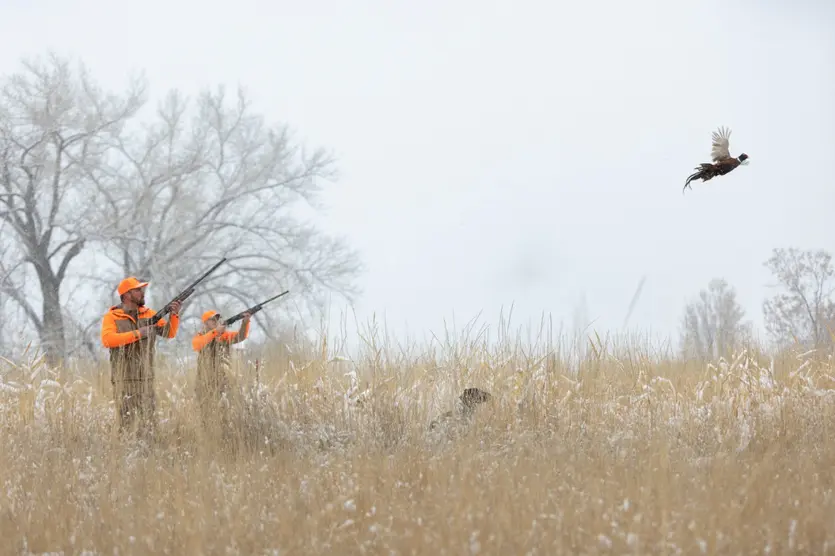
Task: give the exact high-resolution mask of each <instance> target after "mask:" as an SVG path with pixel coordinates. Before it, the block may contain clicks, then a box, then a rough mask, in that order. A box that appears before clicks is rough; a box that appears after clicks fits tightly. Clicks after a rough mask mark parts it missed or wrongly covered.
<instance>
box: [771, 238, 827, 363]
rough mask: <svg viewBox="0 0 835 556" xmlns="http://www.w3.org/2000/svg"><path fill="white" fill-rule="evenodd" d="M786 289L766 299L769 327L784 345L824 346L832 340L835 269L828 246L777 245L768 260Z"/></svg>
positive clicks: (778, 341)
mask: <svg viewBox="0 0 835 556" xmlns="http://www.w3.org/2000/svg"><path fill="white" fill-rule="evenodd" d="M765 266H766V267H767V268H768V269H769V270H770V271H771V273H772V274H773V275H774V277H775V278H776V279H777V284H776V287H778V288H781V289H782V290H783V291H782V292H780V293H778V294H776V295H774V296H772V297H771V298H769V299H767V300H765V302H764V303H763V316H764V318H765V325H766V329H767V330H768V332H769V334H770V335H771V336H772V338H773V339H774V340H775V341H776V342H777V343H778V344H780V345H787V344H791V343H799V344H801V345H806V346H810V347H820V346H822V345H826V344H830V343H832V339H833V336H832V334H833V330H832V325H833V323H835V303H833V299H832V294H833V293H834V292H835V269H833V266H832V256H831V255H830V254H829V253H828V252H826V251H824V250H806V251H802V250H799V249H797V248H793V247H792V248H789V249H782V248H777V249H774V250H773V252H772V255H771V257H770V258H769V259H768V260H767V261H766V262H765Z"/></svg>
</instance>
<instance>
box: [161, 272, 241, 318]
mask: <svg viewBox="0 0 835 556" xmlns="http://www.w3.org/2000/svg"><path fill="white" fill-rule="evenodd" d="M225 262H226V257H223V258H222V259H221V260H220V261H219V262H217V263H215V265H214V266H212V268H210V269H209V270H208V271H206V272H205V273H204V274H203V275H202V276H200V278H198V279H197V280H195V281H194V282H192V283H191V284H189V286H188V287H187V288H186V289H184V290H183V291H181V292H180V293H179V294H177V296H176V297H175V298H174V299H172V300H171V301H169V302H168V303H166V304H165V306H164V307H163V308H162V309H161V310H160V311H159V312H158V313H157V314H155V315H154V316H153V317H151V318H150V319H149V324H151V325H156V324H157V323H158V322H159V321H160V319H161V318H162V317H164V316H165V315H167V314H168V313H170V312H171V305H173V304H174V303H175V302H177V301H179V302H180V303H182V302H183V301H185V300H186V299H188V298H189V297H191V294H193V293H194V289H195V288H196V287H197V286H198V285H199V284H200V282H202V281H203V280H205V279H206V278H208V277H209V275H210V274H211V273H212V272H214V271H215V270H217V269H218V267H219V266H220V265H222V264H223V263H225Z"/></svg>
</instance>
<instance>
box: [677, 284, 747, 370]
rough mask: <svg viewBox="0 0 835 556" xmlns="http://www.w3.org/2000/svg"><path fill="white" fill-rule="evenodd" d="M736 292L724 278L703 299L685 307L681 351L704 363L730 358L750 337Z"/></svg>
mask: <svg viewBox="0 0 835 556" xmlns="http://www.w3.org/2000/svg"><path fill="white" fill-rule="evenodd" d="M744 317H745V311H744V310H743V308H742V307H741V306H740V304H739V303H738V302H737V300H736V291H735V290H734V289H733V288H732V287H731V286H729V285H728V283H727V282H726V281H725V280H724V279H722V278H715V279H713V280H711V281H710V283H709V284H708V287H707V289H706V290H702V291H701V292H700V293H699V298H698V300H696V301H693V302H691V303H689V304H687V306H686V307H685V310H684V318H683V320H682V335H681V348H682V351H683V352H684V354H685V356H689V357H697V358H700V359H714V358H719V357H727V356H729V355H731V352H732V351H733V350H734V349H735V348H737V347H738V346H739V344H740V342H742V341H743V340H744V339H745V338H746V337H747V335H748V334H749V333H750V324H749V323H743V321H742V319H743V318H744Z"/></svg>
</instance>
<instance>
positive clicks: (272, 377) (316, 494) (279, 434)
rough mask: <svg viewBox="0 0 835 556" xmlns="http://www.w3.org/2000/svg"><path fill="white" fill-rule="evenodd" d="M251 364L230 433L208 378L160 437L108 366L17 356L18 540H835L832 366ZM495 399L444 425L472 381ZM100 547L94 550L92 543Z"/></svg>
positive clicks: (82, 546)
mask: <svg viewBox="0 0 835 556" xmlns="http://www.w3.org/2000/svg"><path fill="white" fill-rule="evenodd" d="M282 353H283V355H281V356H274V357H272V358H270V357H269V356H268V358H267V360H266V362H265V363H264V364H263V365H261V366H259V368H258V373H257V375H256V373H255V369H254V367H253V365H252V364H249V363H247V362H246V361H240V362H239V363H240V365H239V366H238V367H236V376H237V378H238V383H239V393H240V396H238V397H236V399H238V400H239V401H238V402H237V403H236V404H235V405H234V406H233V407H230V411H231V412H232V413H231V415H232V419H231V420H232V422H233V428H232V431H231V433H230V432H227V433H226V435H224V434H222V432H221V431H218V430H211V431H206V430H203V429H201V427H200V421H199V417H198V415H199V414H198V412H197V409H196V405H195V401H194V396H193V386H192V381H193V371H192V370H191V369H182V368H176V367H175V366H173V365H171V366H170V368H169V370H168V372H160V376H163V377H164V378H162V379H161V380H160V381H159V383H158V385H157V388H158V390H157V392H158V408H159V421H160V435H159V438H158V439H157V442H156V443H154V444H151V445H142V444H140V443H136V442H130V441H124V440H119V439H118V438H117V437H116V436H115V433H114V430H113V426H112V425H113V422H114V419H113V407H112V401H111V399H112V398H111V395H110V390H109V382H108V381H107V380H104V379H102V376H106V374H105V373H106V369H95V368H91V367H84V368H83V369H82V370H79V371H76V372H73V373H70V372H68V371H67V372H64V373H63V374H62V373H56V372H53V371H50V370H48V369H46V368H45V367H43V366H42V364H41V363H40V362H37V361H28V362H27V361H22V362H14V363H12V362H6V363H5V364H4V365H3V367H2V376H1V377H0V378H2V380H0V430H2V445H3V446H4V450H3V451H2V454H1V455H0V482H2V484H3V488H2V490H0V508H2V513H1V514H0V516H1V517H0V537H2V538H3V539H4V540H3V543H2V544H3V547H4V548H3V550H2V552H4V553H14V554H20V553H30V552H31V553H43V552H61V551H63V553H64V554H81V553H86V554H94V553H101V554H116V553H118V554H149V553H153V554H333V553H339V554H425V553H437V554H450V555H453V554H455V555H457V554H479V553H482V554H528V553H530V554H563V553H565V554H623V553H634V554H647V553H656V554H694V553H695V554H698V553H705V554H718V553H733V554H738V553H746V554H747V553H758V554H763V553H769V552H770V553H776V554H782V553H788V552H799V553H815V554H828V553H831V552H833V550H835V544H833V543H835V527H833V525H835V517H833V516H835V511H833V510H835V502H833V490H832V489H833V475H832V472H831V470H832V467H833V464H835V442H833V441H832V440H831V438H832V434H831V429H830V423H832V422H833V418H835V396H834V395H835V363H833V360H832V358H831V355H828V354H821V353H816V352H811V353H804V354H784V355H783V356H782V357H781V358H779V359H778V360H776V361H774V360H772V359H770V358H768V357H766V356H764V355H763V354H760V353H757V352H752V351H750V350H747V351H746V350H740V351H738V353H737V355H736V356H735V357H734V358H733V359H731V360H720V361H718V362H716V363H714V364H696V363H693V362H684V361H675V360H672V359H670V358H668V357H666V356H652V355H650V350H649V349H644V350H640V349H635V348H619V349H614V348H612V347H611V346H609V347H606V346H604V345H603V344H602V343H599V340H598V343H596V344H594V349H590V350H589V355H588V356H586V357H584V358H582V359H578V358H576V357H575V358H571V357H568V356H567V355H566V354H565V353H563V354H560V353H559V350H555V349H554V348H553V347H552V346H551V345H550V344H546V343H545V342H540V343H533V344H523V343H521V342H516V341H503V342H502V343H501V344H500V345H498V346H495V345H494V346H492V347H491V346H490V345H489V344H487V343H486V342H482V341H468V340H466V339H464V340H462V341H460V342H447V343H445V344H444V345H435V346H434V347H427V348H426V349H424V350H422V351H420V352H416V353H415V354H410V353H408V351H402V350H394V349H386V348H382V347H378V346H376V345H375V344H373V343H369V344H366V349H365V350H364V352H363V353H362V354H361V355H360V356H359V357H357V358H355V360H354V362H334V360H333V359H329V357H328V353H327V350H321V349H318V348H317V349H313V348H312V347H310V346H308V347H297V346H293V347H292V349H289V348H287V349H285V350H284V351H283V352H282ZM472 385H478V387H479V388H482V389H483V390H486V391H488V392H490V393H491V394H492V399H491V400H490V403H486V404H480V406H479V408H478V410H477V411H475V412H473V414H472V415H471V419H470V420H468V421H466V423H465V424H464V426H461V427H457V428H456V429H455V430H454V431H453V430H449V429H447V428H440V429H439V430H429V424H430V422H431V421H432V420H433V419H434V418H435V417H437V415H438V414H440V413H443V411H446V410H448V409H449V408H450V407H453V406H454V403H455V400H456V397H457V396H459V395H460V394H461V392H462V391H463V389H464V388H465V387H467V386H472ZM84 551H86V552H84Z"/></svg>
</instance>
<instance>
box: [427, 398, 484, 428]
mask: <svg viewBox="0 0 835 556" xmlns="http://www.w3.org/2000/svg"><path fill="white" fill-rule="evenodd" d="M492 399H493V396H492V395H491V394H490V393H489V392H485V391H484V390H481V389H479V388H465V389H464V392H463V393H462V394H461V395H460V396H458V404H457V405H458V408H457V410H453V411H447V412H446V413H444V414H442V415H441V416H440V417H438V418H437V419H435V420H434V421H432V423H430V424H429V430H435V429H436V428H437V427H439V426H440V425H441V424H443V423H447V422H449V421H451V420H456V418H457V419H458V420H468V419H469V418H470V417H472V415H473V413H474V412H475V410H476V408H477V407H478V406H479V405H480V404H483V403H487V402H489V401H490V400H492Z"/></svg>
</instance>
